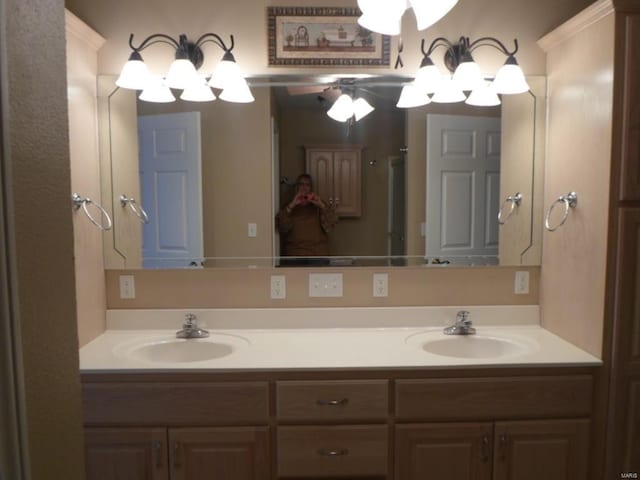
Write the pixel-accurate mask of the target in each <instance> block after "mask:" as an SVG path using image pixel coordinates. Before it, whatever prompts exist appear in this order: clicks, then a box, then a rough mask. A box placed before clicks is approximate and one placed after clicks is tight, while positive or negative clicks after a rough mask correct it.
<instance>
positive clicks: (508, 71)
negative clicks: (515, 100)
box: [493, 55, 529, 94]
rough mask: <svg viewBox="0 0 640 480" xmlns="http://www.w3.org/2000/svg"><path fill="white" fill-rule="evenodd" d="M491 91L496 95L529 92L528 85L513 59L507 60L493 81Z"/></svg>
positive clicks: (511, 57)
mask: <svg viewBox="0 0 640 480" xmlns="http://www.w3.org/2000/svg"><path fill="white" fill-rule="evenodd" d="M493 89H494V90H495V91H496V92H497V93H505V94H517V93H524V92H528V91H529V84H528V83H527V80H526V79H525V78H524V73H523V72H522V69H521V68H520V65H518V62H517V61H516V59H515V57H513V55H512V56H510V57H509V58H507V61H506V62H505V64H504V65H503V66H502V67H500V70H498V73H496V78H495V79H494V80H493Z"/></svg>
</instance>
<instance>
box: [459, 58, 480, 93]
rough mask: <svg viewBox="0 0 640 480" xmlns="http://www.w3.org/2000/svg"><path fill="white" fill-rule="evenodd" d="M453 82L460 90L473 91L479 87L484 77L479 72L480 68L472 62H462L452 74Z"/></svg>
mask: <svg viewBox="0 0 640 480" xmlns="http://www.w3.org/2000/svg"><path fill="white" fill-rule="evenodd" d="M453 82H454V83H455V84H456V85H457V86H458V88H459V89H460V90H465V91H468V90H473V89H475V88H477V87H478V86H481V85H482V83H483V82H484V76H483V75H482V72H481V71H480V66H479V65H478V64H477V63H476V62H474V61H473V60H472V61H470V62H462V63H461V64H460V65H458V67H457V68H456V71H455V72H453Z"/></svg>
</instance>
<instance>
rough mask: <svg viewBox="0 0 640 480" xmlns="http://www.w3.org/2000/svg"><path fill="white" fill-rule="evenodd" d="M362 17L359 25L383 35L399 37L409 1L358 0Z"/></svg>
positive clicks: (359, 19)
mask: <svg viewBox="0 0 640 480" xmlns="http://www.w3.org/2000/svg"><path fill="white" fill-rule="evenodd" d="M358 7H360V10H362V16H360V17H359V18H358V24H360V25H361V26H363V27H364V28H366V29H367V30H371V31H372V32H377V33H381V34H383V35H399V34H400V29H401V20H402V15H403V14H404V12H405V10H406V9H407V0H385V1H380V0H358Z"/></svg>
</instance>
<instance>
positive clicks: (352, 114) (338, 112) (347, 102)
mask: <svg viewBox="0 0 640 480" xmlns="http://www.w3.org/2000/svg"><path fill="white" fill-rule="evenodd" d="M373 110H374V108H373V107H372V106H371V104H370V103H369V102H367V101H366V100H365V99H364V98H362V97H357V98H355V99H354V98H353V96H352V95H351V94H350V93H344V92H343V93H342V95H340V96H339V97H338V99H337V100H336V101H335V102H334V103H333V105H332V106H331V108H330V109H329V110H328V111H327V115H328V116H329V117H331V118H333V119H334V120H336V121H337V122H346V121H347V120H349V119H351V118H354V119H355V121H356V122H357V121H358V120H360V119H361V118H364V117H365V116H367V115H369V114H370V113H371V112H373Z"/></svg>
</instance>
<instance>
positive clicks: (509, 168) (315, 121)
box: [98, 77, 545, 269]
mask: <svg viewBox="0 0 640 480" xmlns="http://www.w3.org/2000/svg"><path fill="white" fill-rule="evenodd" d="M528 80H530V82H529V83H530V85H531V86H532V91H531V92H529V93H526V94H521V95H511V96H503V98H502V100H503V102H502V105H501V107H483V108H480V107H471V106H468V105H464V104H434V103H431V104H429V105H426V106H424V107H419V108H415V109H410V110H404V109H398V108H396V107H395V103H396V101H397V98H398V96H399V93H400V88H401V84H402V82H403V81H404V79H400V78H395V79H393V81H394V82H395V83H393V84H390V81H389V77H386V78H385V82H384V83H383V82H381V81H380V79H377V80H374V81H370V83H369V84H367V83H363V86H362V91H363V94H366V95H368V96H369V98H368V100H369V102H370V103H371V104H372V105H374V107H375V110H374V111H373V112H372V113H370V114H369V115H367V116H366V117H364V118H362V119H361V120H360V121H358V122H355V123H350V122H346V123H341V122H336V121H334V120H332V119H331V118H329V117H328V116H327V114H326V111H327V110H328V108H329V107H330V105H331V102H330V101H329V100H327V99H326V98H324V96H322V95H319V94H318V93H317V92H310V93H303V94H299V92H300V90H301V88H300V87H299V84H300V83H301V79H295V78H293V79H292V78H291V77H287V82H283V81H281V79H277V78H271V79H269V80H268V81H262V80H261V81H260V82H258V81H257V80H254V81H253V83H254V86H253V87H252V92H253V94H254V96H255V98H256V101H255V102H253V103H251V104H230V103H227V102H223V101H220V100H216V101H214V102H211V103H204V104H201V103H193V102H183V101H177V102H175V103H172V104H168V105H167V104H150V103H145V102H140V101H137V100H136V97H135V92H133V91H128V90H122V89H117V88H116V87H115V86H114V78H113V77H100V78H99V98H98V101H99V111H100V122H99V125H100V134H101V175H102V187H103V199H102V200H103V203H104V204H105V205H106V206H107V207H108V209H109V211H110V213H111V214H113V217H112V218H113V219H114V228H113V231H112V232H110V233H109V234H107V235H105V263H106V268H108V269H111V268H139V267H142V265H143V263H144V262H143V258H142V257H143V254H142V245H143V229H144V228H155V229H156V230H157V229H158V228H164V229H165V230H167V229H168V230H167V231H169V232H172V231H173V230H171V228H170V227H168V226H167V225H163V224H162V222H161V221H159V220H157V221H156V223H159V224H160V226H159V225H153V224H151V223H152V222H150V225H149V226H148V227H144V226H143V225H142V223H141V222H140V221H139V219H138V218H136V217H135V216H133V215H131V212H130V211H129V210H128V209H124V208H121V206H120V203H119V201H118V199H119V198H120V196H121V195H122V194H127V195H128V196H129V197H133V198H136V199H140V201H141V202H142V205H143V206H145V194H144V189H143V188H141V184H142V182H141V177H144V175H145V173H144V172H141V169H140V165H139V154H140V149H141V148H142V145H141V142H140V141H139V139H138V117H141V116H145V117H148V116H153V115H161V114H162V115H166V114H169V113H172V114H173V113H183V112H199V115H200V119H201V120H200V122H201V123H200V132H201V172H200V174H201V180H200V181H201V185H202V193H201V197H202V209H201V212H202V213H201V214H200V215H201V232H202V233H201V235H202V245H203V251H202V253H201V255H198V254H195V255H194V259H198V261H197V263H196V264H195V265H196V266H198V267H200V266H204V267H210V266H211V267H215V266H238V267H246V266H258V267H261V266H264V267H271V266H273V265H274V264H277V262H274V257H277V256H278V255H279V238H278V234H277V232H276V230H275V228H274V217H275V214H276V212H277V211H278V209H279V208H280V206H281V205H282V204H283V202H285V201H288V200H289V199H290V198H291V195H292V194H293V186H292V184H293V182H294V180H295V178H296V177H297V176H298V175H299V174H300V173H303V172H305V171H309V168H311V167H313V161H311V162H309V160H308V159H309V152H311V151H312V149H317V148H318V147H321V148H325V147H327V146H333V147H336V146H339V147H340V148H347V149H350V148H357V149H359V152H360V160H359V165H358V166H359V172H358V171H357V169H356V168H352V167H350V168H351V170H349V176H350V177H349V178H348V182H347V183H349V184H353V185H355V183H357V182H358V181H359V184H360V189H361V191H360V194H359V196H357V197H352V200H350V203H353V205H352V206H350V208H353V210H351V211H350V213H347V214H344V212H343V215H342V217H341V219H340V221H339V223H338V225H337V226H336V228H335V231H334V232H332V235H331V255H332V256H335V257H336V258H335V262H333V263H334V264H336V265H345V264H353V265H369V264H376V265H389V264H394V265H397V264H401V265H402V264H405V265H424V264H430V263H431V262H432V260H434V259H425V251H426V250H425V236H424V235H425V231H427V230H428V229H429V225H430V222H429V220H430V219H429V218H427V217H426V199H427V192H426V185H427V182H426V164H427V162H426V158H427V157H426V155H427V141H426V131H427V130H426V118H427V114H433V113H436V114H447V115H466V116H469V115H471V116H473V115H475V116H493V117H501V119H502V120H501V124H502V136H501V137H502V140H501V148H500V151H501V158H500V174H499V179H498V180H496V179H497V178H498V177H496V178H494V181H499V183H500V189H499V197H500V198H499V200H500V202H501V201H502V200H503V197H507V196H508V195H511V194H513V193H515V192H516V191H518V192H521V193H522V195H523V202H522V204H521V205H520V206H519V207H518V209H517V211H516V212H514V214H513V215H512V216H511V218H510V219H509V221H508V222H506V223H505V225H502V226H501V227H500V228H499V237H497V238H499V252H498V255H497V257H496V256H495V255H493V257H494V258H493V260H492V261H490V262H488V261H487V259H486V258H484V259H483V258H471V257H470V258H468V259H464V260H463V261H462V263H464V264H467V265H474V264H478V265H480V264H497V263H499V264H500V265H537V264H539V262H540V245H539V244H540V238H539V237H540V230H539V228H538V225H537V223H540V222H539V218H538V217H539V215H540V213H539V211H540V210H541V203H542V192H541V189H542V177H541V174H542V171H543V157H542V154H543V152H544V148H543V142H544V131H543V127H544V121H543V119H544V98H543V96H542V95H543V94H544V85H545V79H544V78H543V77H532V78H528ZM296 81H297V83H296ZM376 81H377V82H378V83H377V84H376ZM275 84H277V86H269V85H275ZM285 84H286V85H285ZM257 85H259V86H257ZM287 85H288V86H287ZM305 85H306V83H305ZM324 88H327V87H324ZM302 90H305V89H304V88H302ZM158 137H162V135H161V134H158ZM310 173H312V175H313V176H316V177H318V176H321V174H320V173H318V172H315V171H311V172H310ZM319 180H320V181H322V179H319ZM354 182H355V183H354ZM341 185H342V184H341ZM341 188H343V187H342V186H341ZM349 188H351V187H349ZM334 196H335V195H334ZM338 198H339V197H338ZM358 199H359V200H360V205H359V207H358V205H357V203H358V202H357V200H358ZM345 201H346V197H344V196H343V198H341V199H340V200H339V202H340V203H341V204H342V207H341V208H345V207H346V204H345V203H344V202H345ZM494 203H495V201H494ZM149 207H152V206H151V205H149ZM145 208H147V206H145ZM149 209H152V208H149ZM182 210H184V211H185V212H184V215H187V212H186V211H187V210H188V211H191V210H194V211H195V210H197V209H190V208H188V209H187V208H183V209H182ZM497 214H498V212H497V211H496V212H495V216H496V217H497ZM163 221H164V219H163ZM174 237H175V238H173V239H172V241H173V242H174V243H178V244H179V243H180V241H181V239H180V238H177V237H180V236H174ZM176 238H177V240H176ZM168 248H176V245H168ZM390 255H393V256H398V257H402V261H398V259H397V258H396V259H395V261H393V262H392V261H390V260H389V256H390ZM200 257H202V258H204V261H203V262H201V258H200ZM159 260H161V261H160V262H157V263H154V264H153V266H154V267H155V268H184V267H185V266H186V267H188V266H189V264H190V262H187V263H186V264H185V263H184V262H185V261H186V260H190V259H189V258H182V259H180V261H177V260H175V259H173V260H167V259H164V258H160V259H159Z"/></svg>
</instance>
